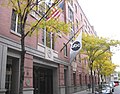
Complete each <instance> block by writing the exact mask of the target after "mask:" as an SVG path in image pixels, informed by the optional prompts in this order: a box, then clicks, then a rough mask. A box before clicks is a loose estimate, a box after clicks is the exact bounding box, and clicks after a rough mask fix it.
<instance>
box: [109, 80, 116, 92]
mask: <svg viewBox="0 0 120 94" xmlns="http://www.w3.org/2000/svg"><path fill="white" fill-rule="evenodd" d="M109 85H110V87H111V89H112V92H114V87H115V83H114V82H109Z"/></svg>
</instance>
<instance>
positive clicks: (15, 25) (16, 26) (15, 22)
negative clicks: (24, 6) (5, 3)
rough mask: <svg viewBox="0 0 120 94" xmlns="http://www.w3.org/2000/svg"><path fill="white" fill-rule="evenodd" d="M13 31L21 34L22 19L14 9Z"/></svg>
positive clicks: (12, 18)
mask: <svg viewBox="0 0 120 94" xmlns="http://www.w3.org/2000/svg"><path fill="white" fill-rule="evenodd" d="M11 30H12V32H14V33H17V34H21V28H20V19H19V17H18V14H17V12H16V11H15V10H14V9H13V10H12V17H11Z"/></svg>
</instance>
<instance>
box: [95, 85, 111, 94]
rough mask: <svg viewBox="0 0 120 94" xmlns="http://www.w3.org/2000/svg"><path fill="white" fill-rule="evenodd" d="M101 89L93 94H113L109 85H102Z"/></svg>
mask: <svg viewBox="0 0 120 94" xmlns="http://www.w3.org/2000/svg"><path fill="white" fill-rule="evenodd" d="M101 88H102V89H99V90H96V91H95V94H113V93H112V88H111V87H110V85H109V84H103V85H102V87H101Z"/></svg>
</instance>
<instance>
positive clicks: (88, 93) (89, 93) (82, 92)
mask: <svg viewBox="0 0 120 94" xmlns="http://www.w3.org/2000/svg"><path fill="white" fill-rule="evenodd" d="M73 94H94V93H91V91H89V90H84V91H80V92H76V93H73Z"/></svg>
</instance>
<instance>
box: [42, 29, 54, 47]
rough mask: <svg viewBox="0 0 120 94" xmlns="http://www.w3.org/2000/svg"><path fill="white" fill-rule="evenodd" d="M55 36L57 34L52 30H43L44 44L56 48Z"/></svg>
mask: <svg viewBox="0 0 120 94" xmlns="http://www.w3.org/2000/svg"><path fill="white" fill-rule="evenodd" d="M54 38H55V35H54V34H53V33H52V32H48V31H47V30H46V31H45V30H43V34H42V44H43V45H46V46H47V47H49V48H52V49H54V45H55V44H54V43H55V42H54Z"/></svg>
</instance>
